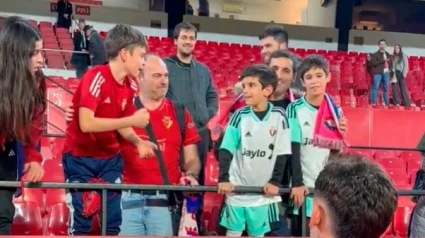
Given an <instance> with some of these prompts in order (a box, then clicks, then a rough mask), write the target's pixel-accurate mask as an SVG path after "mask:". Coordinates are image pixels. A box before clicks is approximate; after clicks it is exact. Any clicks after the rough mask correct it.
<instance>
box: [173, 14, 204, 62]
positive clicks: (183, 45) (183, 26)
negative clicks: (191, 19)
mask: <svg viewBox="0 0 425 238" xmlns="http://www.w3.org/2000/svg"><path fill="white" fill-rule="evenodd" d="M197 36H198V31H197V30H196V27H195V26H193V25H192V24H190V23H188V22H182V23H179V24H177V26H176V27H175V28H174V33H173V38H174V43H175V44H176V46H177V52H178V54H180V55H181V56H183V57H189V56H191V55H192V52H193V50H194V49H195V44H196V38H197Z"/></svg>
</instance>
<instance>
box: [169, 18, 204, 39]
mask: <svg viewBox="0 0 425 238" xmlns="http://www.w3.org/2000/svg"><path fill="white" fill-rule="evenodd" d="M181 30H187V31H193V32H195V39H196V38H198V30H197V29H196V27H195V26H194V25H192V24H190V23H189V22H182V23H179V24H177V26H176V27H174V32H173V38H174V39H178V38H179V36H180V32H181Z"/></svg>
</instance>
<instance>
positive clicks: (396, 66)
mask: <svg viewBox="0 0 425 238" xmlns="http://www.w3.org/2000/svg"><path fill="white" fill-rule="evenodd" d="M393 72H394V76H393V77H394V78H393V80H392V81H391V83H392V91H393V101H394V104H395V105H399V104H400V98H399V94H398V88H400V91H401V97H402V99H403V106H405V107H408V106H410V102H409V93H408V91H407V89H406V81H405V79H406V76H407V72H409V61H408V59H407V55H406V54H405V53H403V49H402V47H401V45H399V44H397V45H395V46H394V59H393Z"/></svg>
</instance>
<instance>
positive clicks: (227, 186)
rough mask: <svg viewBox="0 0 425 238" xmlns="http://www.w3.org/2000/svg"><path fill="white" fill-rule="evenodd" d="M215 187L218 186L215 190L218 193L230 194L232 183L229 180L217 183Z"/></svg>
mask: <svg viewBox="0 0 425 238" xmlns="http://www.w3.org/2000/svg"><path fill="white" fill-rule="evenodd" d="M217 188H218V190H217V192H218V194H222V195H227V194H230V193H231V192H232V191H233V189H234V187H233V184H232V183H230V182H225V183H218V186H217Z"/></svg>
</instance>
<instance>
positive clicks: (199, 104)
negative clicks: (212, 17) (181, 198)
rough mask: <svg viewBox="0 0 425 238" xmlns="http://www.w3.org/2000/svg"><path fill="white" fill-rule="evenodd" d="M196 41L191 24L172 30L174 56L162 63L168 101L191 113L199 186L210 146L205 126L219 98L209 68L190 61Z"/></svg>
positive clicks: (212, 114)
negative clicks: (196, 138)
mask: <svg viewBox="0 0 425 238" xmlns="http://www.w3.org/2000/svg"><path fill="white" fill-rule="evenodd" d="M196 37H197V30H196V28H195V27H194V26H193V25H192V24H190V23H185V22H184V23H180V24H178V25H177V26H176V27H175V29H174V42H175V43H176V45H177V55H176V56H173V57H171V58H168V59H165V63H166V64H167V68H168V72H169V79H170V81H169V89H168V93H167V98H169V99H171V100H174V101H178V102H180V103H181V104H183V105H184V106H185V107H186V109H187V110H188V111H189V112H190V114H191V116H192V118H193V121H194V122H195V126H196V128H197V129H198V133H199V135H200V136H201V142H200V143H199V144H198V153H199V158H200V159H201V168H202V169H201V173H200V176H199V178H200V179H199V182H200V184H203V182H204V166H205V158H206V156H207V152H208V149H209V146H210V131H209V130H208V128H207V124H208V122H209V121H210V119H211V118H213V117H214V116H215V114H216V113H217V109H218V96H217V91H216V88H215V86H214V85H213V83H212V80H211V74H210V72H209V70H208V68H207V67H206V66H205V65H204V64H202V63H200V62H198V61H196V60H195V59H194V58H193V55H192V53H193V50H194V48H195V43H196Z"/></svg>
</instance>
